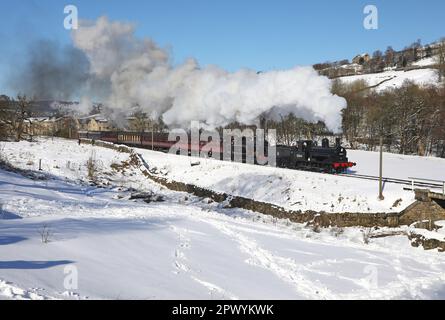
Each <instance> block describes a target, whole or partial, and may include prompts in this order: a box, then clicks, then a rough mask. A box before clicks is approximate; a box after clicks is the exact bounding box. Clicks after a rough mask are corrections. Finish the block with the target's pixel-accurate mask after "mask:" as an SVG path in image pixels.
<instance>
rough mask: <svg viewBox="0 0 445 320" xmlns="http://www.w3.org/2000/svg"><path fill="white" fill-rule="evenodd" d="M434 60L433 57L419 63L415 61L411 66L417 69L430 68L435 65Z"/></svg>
mask: <svg viewBox="0 0 445 320" xmlns="http://www.w3.org/2000/svg"><path fill="white" fill-rule="evenodd" d="M436 63H437V62H436V58H435V57H430V58H425V59H422V60H419V61H416V62H414V63H413V66H418V67H427V66H431V65H434V64H436Z"/></svg>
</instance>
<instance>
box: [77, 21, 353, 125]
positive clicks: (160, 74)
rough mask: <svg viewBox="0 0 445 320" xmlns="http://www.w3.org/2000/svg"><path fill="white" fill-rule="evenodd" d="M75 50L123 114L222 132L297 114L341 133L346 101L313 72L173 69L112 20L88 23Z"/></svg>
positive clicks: (162, 54) (187, 65)
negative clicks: (233, 125)
mask: <svg viewBox="0 0 445 320" xmlns="http://www.w3.org/2000/svg"><path fill="white" fill-rule="evenodd" d="M73 42H74V45H75V47H76V48H78V49H80V50H81V51H83V52H84V53H85V54H86V56H87V58H88V60H89V62H90V73H91V76H92V77H91V80H90V82H99V83H102V85H103V83H105V84H106V86H107V90H105V92H107V96H106V97H105V98H106V104H107V105H108V107H110V108H112V109H113V110H116V111H118V112H117V113H122V112H125V111H126V110H128V108H129V107H131V106H135V105H138V106H139V107H140V108H141V109H142V110H144V111H146V112H147V113H149V114H150V115H151V116H153V117H158V116H162V117H163V120H164V122H165V123H166V124H168V125H182V126H184V125H186V126H188V125H189V124H190V121H191V120H198V121H201V122H204V123H205V124H206V125H207V126H209V127H216V126H224V125H227V124H229V123H230V122H233V121H238V122H241V123H244V124H253V123H255V122H256V121H257V119H258V117H259V116H260V115H262V114H267V115H268V116H270V117H274V116H275V117H276V116H285V115H287V114H289V113H290V112H293V113H294V114H295V115H296V116H300V117H303V118H304V119H305V120H308V121H318V120H321V121H324V122H325V123H326V125H327V126H328V128H329V129H331V130H334V131H337V130H339V128H340V121H341V112H340V111H341V109H342V108H344V107H345V106H346V101H345V99H343V98H341V97H338V96H336V95H332V94H331V92H330V89H331V81H330V80H329V79H328V78H326V77H323V76H319V75H318V73H317V72H316V71H315V70H314V69H313V68H312V67H296V68H294V69H290V70H286V71H269V72H264V73H257V72H255V71H252V70H248V69H243V70H240V71H237V72H234V73H229V72H227V71H225V70H223V69H221V68H219V67H216V66H209V67H205V68H200V67H199V65H198V63H197V62H196V61H195V60H193V59H189V60H187V61H186V62H184V63H183V64H181V65H179V66H176V67H173V66H172V65H171V63H170V56H169V54H168V53H167V52H166V51H165V50H163V49H161V48H159V47H158V46H157V45H156V44H155V43H154V42H153V41H152V40H150V39H143V40H140V39H138V38H136V37H135V35H134V26H133V25H131V24H127V23H121V22H110V21H109V20H108V19H107V18H106V17H101V18H99V19H98V20H97V21H95V22H83V23H81V24H80V27H79V29H78V30H76V31H74V32H73ZM91 86H93V84H91Z"/></svg>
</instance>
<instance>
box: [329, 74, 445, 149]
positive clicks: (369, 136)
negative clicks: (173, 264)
mask: <svg viewBox="0 0 445 320" xmlns="http://www.w3.org/2000/svg"><path fill="white" fill-rule="evenodd" d="M332 92H333V93H335V94H338V95H340V96H342V97H345V98H346V100H347V102H348V105H347V107H346V108H345V109H343V110H342V128H343V135H344V137H345V139H346V140H347V141H348V142H349V144H350V147H351V148H360V147H364V148H366V149H368V150H375V149H376V147H377V146H378V145H379V140H380V137H382V138H383V139H384V145H385V148H386V149H387V150H388V151H390V152H397V153H400V154H415V155H420V156H424V155H437V156H439V157H445V86H434V85H430V86H419V85H417V84H415V83H414V82H412V81H405V82H404V83H403V85H402V86H400V87H397V88H390V89H387V90H384V91H376V90H370V89H369V86H368V84H367V83H366V82H365V81H362V80H359V81H355V82H353V83H349V84H346V83H344V82H342V81H341V80H338V79H337V80H334V82H333V87H332Z"/></svg>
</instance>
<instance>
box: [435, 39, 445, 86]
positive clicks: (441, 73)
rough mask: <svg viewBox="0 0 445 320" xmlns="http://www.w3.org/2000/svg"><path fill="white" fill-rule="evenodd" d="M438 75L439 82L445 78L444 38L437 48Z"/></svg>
mask: <svg viewBox="0 0 445 320" xmlns="http://www.w3.org/2000/svg"><path fill="white" fill-rule="evenodd" d="M436 63H437V75H438V80H439V82H442V80H443V78H444V77H445V38H443V39H442V40H441V41H440V42H439V44H438V47H437V55H436Z"/></svg>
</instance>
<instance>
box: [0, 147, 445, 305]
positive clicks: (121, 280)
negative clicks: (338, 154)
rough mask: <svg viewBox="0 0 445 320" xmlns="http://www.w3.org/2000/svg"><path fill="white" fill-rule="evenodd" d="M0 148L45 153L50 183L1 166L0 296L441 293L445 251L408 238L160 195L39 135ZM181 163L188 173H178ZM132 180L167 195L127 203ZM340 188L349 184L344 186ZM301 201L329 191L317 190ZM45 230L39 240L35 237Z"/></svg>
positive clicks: (131, 174)
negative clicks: (92, 175) (93, 169)
mask: <svg viewBox="0 0 445 320" xmlns="http://www.w3.org/2000/svg"><path fill="white" fill-rule="evenodd" d="M93 150H95V158H96V160H97V163H98V164H99V168H98V173H97V177H98V180H99V181H101V184H102V185H103V186H106V187H104V188H96V187H95V186H90V185H88V183H86V182H87V180H88V179H87V177H86V176H87V167H86V162H87V160H88V158H89V157H90V155H91V154H92V151H93ZM4 151H5V153H6V156H7V157H8V160H9V161H10V162H11V163H12V164H14V165H16V166H17V167H22V168H29V169H34V170H35V169H37V168H38V160H39V159H43V160H42V164H43V174H46V175H49V176H50V177H51V179H48V180H43V181H40V180H31V179H29V178H26V177H23V176H21V175H18V174H15V173H10V172H5V171H0V202H1V204H2V210H1V211H2V214H1V216H2V219H0V297H3V298H6V299H9V298H14V299H21V298H22V299H46V298H62V299H85V298H89V299H94V298H101V299H167V298H182V299H185V298H189V299H199V298H204V299H206V298H207V299H267V298H269V299H280V298H283V299H297V298H301V299H352V298H358V299H365V298H378V299H389V298H445V272H444V270H445V255H444V254H443V253H438V252H437V251H436V250H433V251H424V250H423V249H422V248H413V247H411V245H410V242H409V240H408V239H407V237H406V236H403V235H400V236H393V237H384V238H373V239H371V240H370V243H369V244H365V243H364V237H363V232H362V231H366V230H360V229H359V228H345V229H338V228H332V229H322V230H321V232H319V233H318V232H314V231H313V230H312V228H310V227H306V226H304V225H301V224H294V223H290V222H287V221H276V220H274V219H273V218H271V217H267V216H263V215H261V214H257V213H253V212H249V211H245V210H240V209H227V208H224V207H223V205H222V204H217V203H213V202H211V201H209V200H208V199H199V198H196V197H193V196H190V195H188V194H184V193H178V192H172V191H169V190H165V189H163V188H161V187H160V186H159V185H156V184H154V183H152V182H150V181H149V180H147V179H146V178H144V177H143V176H142V175H141V174H140V172H139V170H138V168H134V167H129V166H123V167H122V168H121V169H119V171H117V170H113V169H111V167H110V165H111V164H113V163H114V164H115V165H116V164H119V163H121V162H122V161H126V160H127V159H128V155H127V154H124V153H118V152H115V151H112V150H109V149H104V148H99V147H93V146H89V145H81V146H78V145H77V144H76V142H75V141H66V140H61V139H54V141H52V140H51V139H44V138H39V142H35V143H32V144H30V143H28V142H20V143H7V144H6V145H5V147H4ZM143 155H144V158H145V160H146V161H147V162H148V163H149V164H152V165H153V164H157V163H158V161H160V159H162V158H163V159H164V160H165V161H166V163H167V165H166V167H165V168H162V167H161V166H159V171H160V172H164V173H165V172H167V170H170V171H168V172H169V173H168V174H167V176H169V177H172V178H175V177H178V178H181V177H182V178H183V179H185V178H184V177H186V176H191V177H192V178H191V181H198V182H199V181H200V180H197V176H196V175H195V174H194V172H193V171H190V170H195V169H196V168H198V169H200V171H201V176H206V177H209V179H210V178H213V179H215V178H214V177H211V176H218V175H220V174H222V173H221V172H224V174H225V178H226V179H227V181H226V182H227V184H228V185H230V186H231V187H233V186H234V184H231V183H232V182H231V181H232V180H233V179H235V182H233V183H240V185H241V186H244V189H245V190H248V188H249V187H248V184H244V185H243V184H242V182H243V181H242V180H241V177H244V178H245V179H248V178H247V175H248V174H250V173H256V175H257V176H258V179H259V180H257V185H255V184H254V180H251V181H250V183H251V186H250V188H254V187H255V188H260V189H262V188H263V187H261V185H260V183H261V179H266V178H262V177H264V176H267V175H268V174H270V176H271V179H273V180H272V181H275V182H273V183H272V186H269V191H270V192H272V193H273V194H277V193H274V192H275V191H274V190H273V189H274V188H277V186H278V182H277V181H278V180H279V181H283V183H284V182H286V181H291V180H292V179H297V178H299V179H301V180H303V181H304V180H306V181H311V179H312V181H316V182H317V183H316V184H314V185H317V186H318V187H319V188H324V187H325V185H326V184H335V182H334V181H338V184H337V188H338V192H344V188H343V186H342V184H341V183H340V182H343V179H346V178H341V177H332V178H329V177H327V176H326V175H318V174H312V173H299V172H292V173H290V172H289V171H284V170H280V169H272V168H260V167H257V166H248V165H242V164H236V165H233V164H232V165H231V166H232V169H231V171H228V170H225V171H224V170H223V169H224V168H225V165H226V164H224V163H219V162H218V163H215V162H214V161H211V160H201V165H200V166H194V167H190V159H188V158H178V157H175V158H174V159H176V160H174V159H173V158H172V159H170V157H173V156H168V155H164V154H161V153H152V152H150V151H144V152H143ZM68 161H69V165H68ZM186 163H188V167H187V166H186V165H185V164H186ZM227 165H230V164H227ZM219 166H220V167H219ZM115 167H116V166H115ZM212 168H213V169H212ZM122 169H123V171H122ZM181 169H187V170H188V171H187V172H184V173H183V174H182V175H180V174H179V171H180V170H181ZM210 169H212V170H215V171H214V172H213V171H210ZM164 170H165V171H164ZM242 170H244V171H245V174H244V175H243V174H242V173H241V171H242ZM263 170H264V171H263ZM243 173H244V172H243ZM160 174H161V173H160ZM300 174H301V175H300ZM238 177H239V178H238ZM280 177H281V179H280ZM201 179H202V180H207V178H202V177H201ZM236 179H239V180H236ZM320 179H321V180H320ZM323 179H327V180H326V181H324V180H323ZM319 180H320V181H322V183H320V181H319ZM331 180H332V181H331ZM211 181H215V180H211ZM274 183H275V184H274ZM215 185H220V186H222V182H221V183H220V184H215ZM269 185H270V184H269ZM362 185H363V182H362V181H360V182H358V183H357V185H356V187H355V188H356V190H358V191H356V194H359V193H363V192H364V190H366V189H365V188H363V187H362ZM130 187H132V188H134V189H137V190H138V191H145V192H153V193H156V194H158V195H161V196H162V197H163V198H164V201H163V202H151V203H145V202H143V201H141V200H137V201H134V200H129V196H130V193H131V189H129V188H130ZM264 188H267V187H264ZM348 188H351V191H348V192H352V191H353V186H352V185H351V186H346V187H345V189H348ZM262 192H263V191H262ZM394 192H396V191H394ZM388 193H389V191H388ZM264 194H265V195H267V192H266V191H264ZM307 197H308V201H310V200H311V199H313V198H319V197H321V198H328V196H326V195H322V194H321V193H320V190H319V191H318V193H317V192H316V191H314V192H313V194H312V198H310V197H309V193H307ZM314 201H315V200H314ZM45 227H46V228H47V229H46V230H49V231H50V233H49V234H50V235H49V240H50V241H49V242H48V243H42V241H41V234H40V232H41V231H42V230H43V228H45ZM380 231H381V230H380ZM380 231H379V232H380ZM374 232H376V231H374ZM75 275H77V279H78V281H77V288H76V286H75V284H76V281H71V282H70V281H69V280H73V279H75V278H76V277H75Z"/></svg>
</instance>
